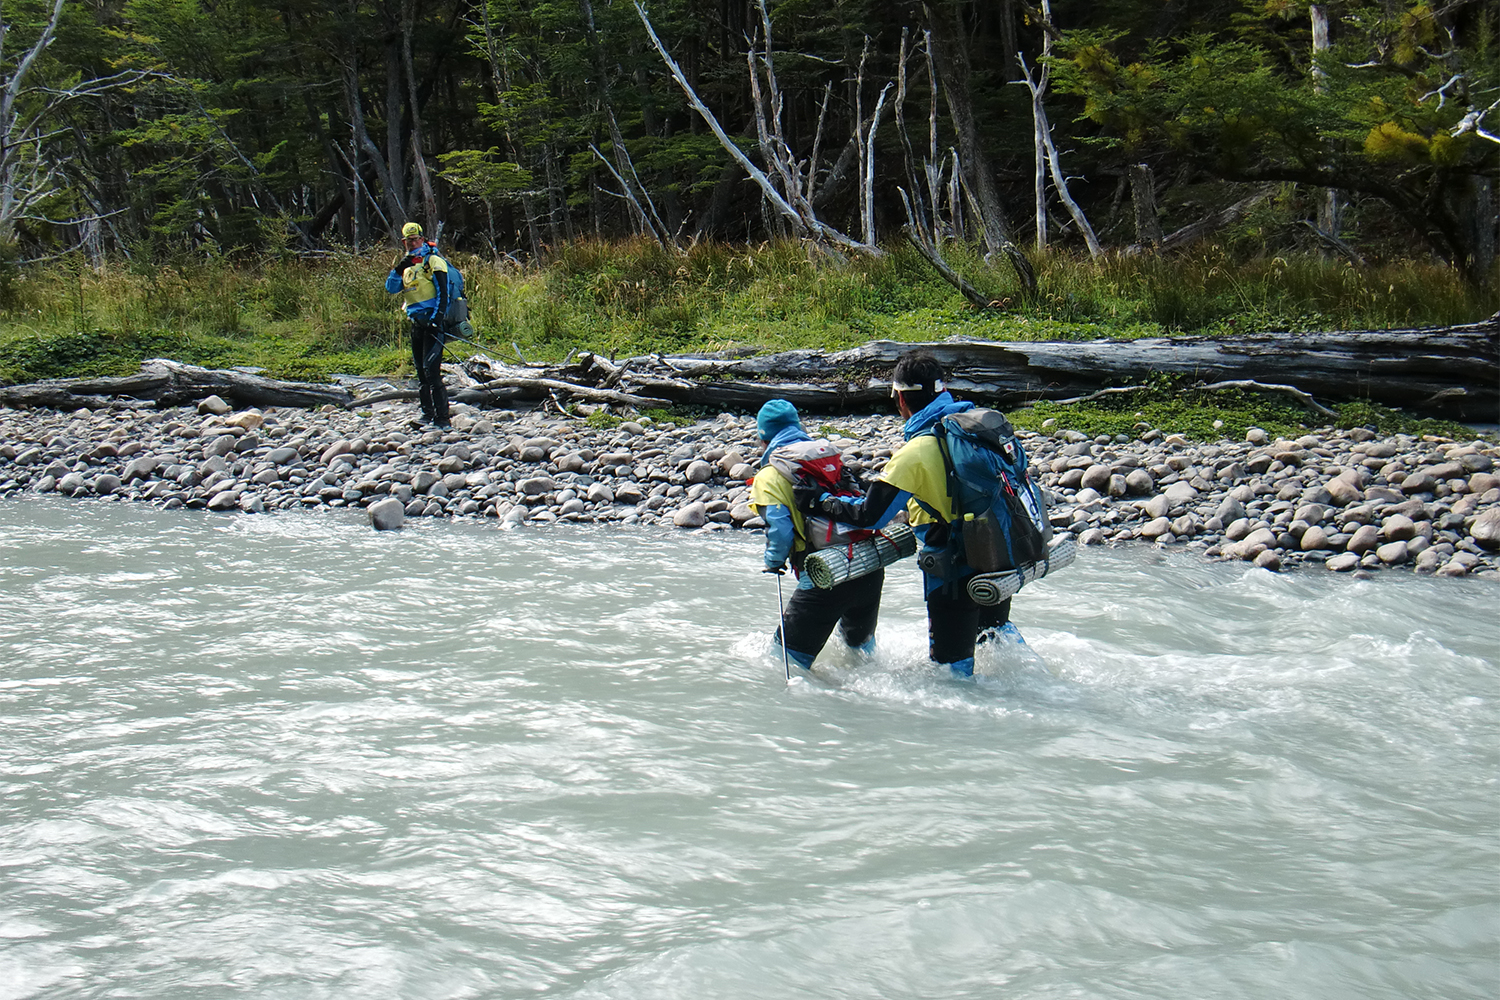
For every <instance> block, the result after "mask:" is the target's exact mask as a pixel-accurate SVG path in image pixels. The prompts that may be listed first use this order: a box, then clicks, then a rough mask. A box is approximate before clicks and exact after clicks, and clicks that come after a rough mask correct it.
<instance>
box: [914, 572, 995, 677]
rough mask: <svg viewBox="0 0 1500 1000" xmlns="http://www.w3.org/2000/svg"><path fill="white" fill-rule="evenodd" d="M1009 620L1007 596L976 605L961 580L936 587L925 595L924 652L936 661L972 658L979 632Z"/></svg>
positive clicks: (955, 661) (943, 661)
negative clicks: (1002, 599)
mask: <svg viewBox="0 0 1500 1000" xmlns="http://www.w3.org/2000/svg"><path fill="white" fill-rule="evenodd" d="M1008 621H1010V599H1009V598H1007V599H1006V600H1004V601H1001V602H1000V603H999V604H975V603H974V602H973V601H972V600H970V599H969V591H968V588H967V587H965V586H964V585H963V584H962V583H959V584H950V585H948V586H943V587H939V588H938V589H937V590H934V591H933V592H932V593H930V594H928V595H927V649H928V654H927V655H928V656H930V657H932V659H934V660H936V661H937V662H938V663H958V662H959V661H961V660H967V659H971V658H972V657H973V656H974V645H975V640H976V639H978V637H979V634H980V633H981V632H985V631H987V630H989V629H992V628H999V627H1000V626H1001V625H1004V624H1005V623H1006V622H1008Z"/></svg>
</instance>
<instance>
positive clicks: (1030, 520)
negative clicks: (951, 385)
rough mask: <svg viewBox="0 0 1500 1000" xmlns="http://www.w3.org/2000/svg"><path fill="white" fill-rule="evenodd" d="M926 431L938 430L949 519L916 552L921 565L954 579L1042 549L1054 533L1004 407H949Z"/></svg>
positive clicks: (1013, 563)
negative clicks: (950, 504) (952, 410)
mask: <svg viewBox="0 0 1500 1000" xmlns="http://www.w3.org/2000/svg"><path fill="white" fill-rule="evenodd" d="M928 433H930V434H932V435H933V437H935V438H937V443H938V449H939V450H940V451H941V452H942V455H943V467H944V470H945V471H946V473H947V476H948V496H949V497H950V498H951V499H952V501H953V512H954V515H955V519H954V520H953V521H950V522H947V523H946V525H945V527H946V530H945V531H936V532H934V531H932V530H929V531H928V539H927V544H926V546H925V547H924V548H925V551H924V553H923V554H922V555H921V556H919V557H918V560H917V561H918V564H919V565H921V567H922V569H923V570H924V571H926V572H928V573H929V574H930V575H932V576H936V577H939V578H941V579H943V580H957V579H960V578H962V577H964V576H968V575H971V574H972V573H994V572H998V571H1000V570H1009V569H1015V568H1017V567H1019V566H1024V565H1026V564H1027V563H1032V562H1036V561H1037V560H1038V559H1040V558H1042V557H1043V556H1045V555H1046V553H1047V542H1048V540H1049V539H1050V538H1051V537H1052V525H1051V523H1050V522H1049V521H1048V520H1047V502H1046V499H1045V498H1044V497H1043V495H1042V491H1041V490H1040V489H1039V488H1037V485H1036V484H1035V483H1034V482H1032V479H1031V472H1030V470H1029V468H1028V465H1029V463H1028V460H1027V458H1026V449H1025V448H1023V447H1022V446H1021V442H1020V441H1019V440H1018V439H1017V438H1016V434H1015V431H1014V429H1012V427H1011V425H1010V421H1009V420H1006V419H1005V415H1004V414H1003V413H1000V412H999V411H998V410H989V409H983V408H977V407H976V408H974V409H969V410H964V411H962V412H959V413H950V414H948V415H947V416H945V417H942V418H940V419H939V420H938V421H937V422H936V423H934V424H933V426H932V428H931V430H930V431H929V432H928ZM923 506H924V508H925V509H927V511H928V513H930V514H933V515H934V516H940V515H938V514H937V512H936V511H934V510H932V509H931V508H927V507H926V505H925V504H924V505H923Z"/></svg>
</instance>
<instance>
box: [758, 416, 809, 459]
mask: <svg viewBox="0 0 1500 1000" xmlns="http://www.w3.org/2000/svg"><path fill="white" fill-rule="evenodd" d="M811 440H812V435H810V434H808V433H807V431H805V430H803V429H802V428H801V426H799V425H797V424H793V425H791V426H789V427H783V428H782V429H781V430H779V431H777V432H776V436H775V437H773V438H772V439H771V440H770V441H769V442H768V443H767V444H766V450H765V453H764V454H763V455H761V456H760V468H762V469H764V468H765V467H766V464H767V463H769V462H770V460H771V452H773V451H775V450H776V449H777V448H780V447H781V446H782V445H784V444H791V443H792V442H793V441H811Z"/></svg>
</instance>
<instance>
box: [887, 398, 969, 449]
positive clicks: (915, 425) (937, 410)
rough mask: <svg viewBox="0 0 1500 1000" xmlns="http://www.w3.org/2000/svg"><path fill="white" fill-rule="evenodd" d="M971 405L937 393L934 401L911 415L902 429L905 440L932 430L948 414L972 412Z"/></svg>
mask: <svg viewBox="0 0 1500 1000" xmlns="http://www.w3.org/2000/svg"><path fill="white" fill-rule="evenodd" d="M973 408H974V404H973V403H960V402H958V401H956V400H955V399H954V398H953V397H952V396H950V395H948V393H946V392H940V393H938V396H937V398H936V399H934V400H933V401H932V402H930V403H928V404H927V405H926V406H924V407H922V408H921V409H920V410H918V411H917V412H916V413H913V414H912V415H911V419H909V420H908V421H907V422H906V426H905V427H903V428H902V431H901V432H902V433H903V434H904V435H905V436H906V440H908V441H910V440H911V439H912V438H914V437H918V436H920V435H922V434H924V433H926V432H927V431H929V430H931V429H932V425H933V424H935V423H937V422H938V421H939V420H941V419H942V418H943V417H946V416H947V415H948V414H950V413H962V412H963V411H964V410H972V409H973Z"/></svg>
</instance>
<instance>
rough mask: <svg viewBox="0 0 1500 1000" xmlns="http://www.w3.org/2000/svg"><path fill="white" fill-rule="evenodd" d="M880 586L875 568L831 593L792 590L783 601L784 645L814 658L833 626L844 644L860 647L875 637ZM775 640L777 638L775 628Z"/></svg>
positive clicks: (881, 574)
mask: <svg viewBox="0 0 1500 1000" xmlns="http://www.w3.org/2000/svg"><path fill="white" fill-rule="evenodd" d="M884 583H885V570H884V569H878V570H876V571H875V572H873V573H870V574H867V575H866V576H857V577H855V578H854V579H853V580H847V581H845V582H844V583H841V584H839V585H838V586H836V587H834V588H832V589H831V590H819V589H818V588H816V587H813V588H811V589H809V590H794V591H792V599H791V600H789V601H787V602H786V611H785V615H786V634H787V640H786V642H785V643H784V645H785V646H786V648H787V649H789V650H792V651H794V652H798V653H805V654H806V655H808V656H816V655H817V654H818V652H819V651H820V650H822V648H823V644H824V643H825V642H827V641H828V637H829V636H830V635H832V634H833V627H834V626H835V625H837V626H838V627H839V632H840V633H841V634H842V636H843V639H844V642H845V643H846V644H848V645H850V646H863V645H864V644H865V643H866V642H867V641H869V639H870V637H871V636H872V635H874V634H875V620H876V619H877V618H879V617H880V588H881V585H882V584H884ZM776 638H777V641H780V639H781V629H779V628H778V629H777V630H776Z"/></svg>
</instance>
